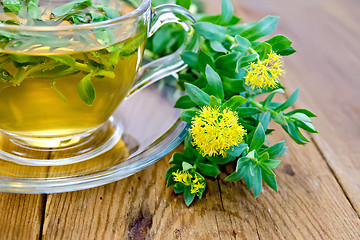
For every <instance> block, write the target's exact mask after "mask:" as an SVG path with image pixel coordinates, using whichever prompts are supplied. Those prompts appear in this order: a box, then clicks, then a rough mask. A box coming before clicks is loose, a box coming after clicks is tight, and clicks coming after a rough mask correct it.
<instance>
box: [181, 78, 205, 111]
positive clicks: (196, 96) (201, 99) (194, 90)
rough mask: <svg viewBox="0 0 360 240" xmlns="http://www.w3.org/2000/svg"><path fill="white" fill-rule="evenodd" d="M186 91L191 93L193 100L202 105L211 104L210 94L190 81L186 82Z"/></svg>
mask: <svg viewBox="0 0 360 240" xmlns="http://www.w3.org/2000/svg"><path fill="white" fill-rule="evenodd" d="M185 90H186V93H187V94H188V95H189V97H190V99H191V101H193V102H194V103H196V104H197V105H199V106H200V107H202V106H209V102H210V95H208V94H207V93H205V92H204V91H203V90H201V89H200V88H198V87H197V86H195V85H192V84H190V83H185Z"/></svg>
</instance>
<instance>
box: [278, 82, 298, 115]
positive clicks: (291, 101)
mask: <svg viewBox="0 0 360 240" xmlns="http://www.w3.org/2000/svg"><path fill="white" fill-rule="evenodd" d="M298 96H299V88H297V89H296V90H295V91H294V92H293V94H291V96H290V97H289V98H288V99H287V100H286V101H285V102H284V103H283V104H281V105H280V106H278V107H277V108H275V109H274V110H275V111H277V112H279V111H284V110H285V109H287V108H289V107H291V106H292V105H293V104H294V103H295V102H296V100H297V98H298Z"/></svg>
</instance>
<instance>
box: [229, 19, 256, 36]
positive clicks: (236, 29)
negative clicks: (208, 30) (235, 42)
mask: <svg viewBox="0 0 360 240" xmlns="http://www.w3.org/2000/svg"><path fill="white" fill-rule="evenodd" d="M255 24H256V22H251V23H242V24H238V25H234V26H229V27H227V29H226V32H227V34H229V35H231V36H235V35H238V34H240V33H241V32H243V31H245V30H247V29H249V28H251V27H252V26H254V25H255Z"/></svg>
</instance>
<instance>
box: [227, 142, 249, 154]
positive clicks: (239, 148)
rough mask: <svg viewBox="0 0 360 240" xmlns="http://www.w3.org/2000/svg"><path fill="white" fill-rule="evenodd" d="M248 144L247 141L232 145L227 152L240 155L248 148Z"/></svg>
mask: <svg viewBox="0 0 360 240" xmlns="http://www.w3.org/2000/svg"><path fill="white" fill-rule="evenodd" d="M247 146H248V145H247V144H246V143H240V144H239V145H237V146H232V147H231V148H230V149H229V150H228V151H227V153H228V154H229V155H231V156H234V157H238V156H240V155H241V153H242V152H244V150H245V149H246V147H247Z"/></svg>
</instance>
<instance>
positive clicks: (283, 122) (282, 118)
mask: <svg viewBox="0 0 360 240" xmlns="http://www.w3.org/2000/svg"><path fill="white" fill-rule="evenodd" d="M274 121H275V122H276V123H278V124H280V125H283V126H287V125H288V122H287V121H286V119H285V116H284V114H283V113H282V112H279V113H278V114H277V115H276V117H275V119H274Z"/></svg>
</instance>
